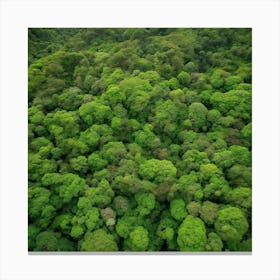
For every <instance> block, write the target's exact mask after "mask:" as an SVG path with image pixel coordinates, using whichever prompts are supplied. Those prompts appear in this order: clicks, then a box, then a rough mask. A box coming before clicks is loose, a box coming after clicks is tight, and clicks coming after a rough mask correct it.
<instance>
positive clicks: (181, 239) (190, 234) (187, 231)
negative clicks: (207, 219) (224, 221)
mask: <svg viewBox="0 0 280 280" xmlns="http://www.w3.org/2000/svg"><path fill="white" fill-rule="evenodd" d="M206 242H207V237H206V229H205V225H204V223H203V221H202V220H200V219H199V218H196V217H193V216H191V215H188V216H187V217H186V218H185V220H184V221H183V222H182V224H181V225H180V226H179V229H178V238H177V243H178V245H179V248H180V251H187V252H192V251H204V250H205V247H206Z"/></svg>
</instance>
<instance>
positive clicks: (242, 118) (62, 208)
mask: <svg viewBox="0 0 280 280" xmlns="http://www.w3.org/2000/svg"><path fill="white" fill-rule="evenodd" d="M251 66H252V30H251V29H249V28H29V30H28V250H29V251H36V252H46V251H48V252H63V251H66V252H78V251H84V252H118V251H123V252H159V251H163V252H168V251H173V252H174V251H175V252H238V251H240V252H251V251H252V223H251V220H252V211H251V210H252V145H251V144H252V69H251V68H252V67H251Z"/></svg>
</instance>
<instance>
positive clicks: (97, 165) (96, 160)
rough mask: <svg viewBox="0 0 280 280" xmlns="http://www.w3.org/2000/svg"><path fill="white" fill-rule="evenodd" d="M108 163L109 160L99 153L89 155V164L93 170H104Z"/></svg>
mask: <svg viewBox="0 0 280 280" xmlns="http://www.w3.org/2000/svg"><path fill="white" fill-rule="evenodd" d="M107 164H108V162H107V160H105V159H103V158H101V157H100V155H99V153H92V154H91V155H90V156H89V157H88V165H89V167H90V169H91V170H92V171H99V170H102V169H103V168H104V167H105V166H106V165H107Z"/></svg>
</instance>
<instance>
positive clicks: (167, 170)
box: [138, 159, 177, 183]
mask: <svg viewBox="0 0 280 280" xmlns="http://www.w3.org/2000/svg"><path fill="white" fill-rule="evenodd" d="M138 173H139V175H140V176H141V177H142V178H143V179H147V180H154V181H155V182H157V183H159V182H162V181H163V180H164V179H166V178H174V177H175V176H176V173H177V169H176V167H175V166H174V165H173V164H172V162H170V161H168V160H157V159H150V160H147V161H146V162H144V163H143V164H141V165H140V168H139V172H138Z"/></svg>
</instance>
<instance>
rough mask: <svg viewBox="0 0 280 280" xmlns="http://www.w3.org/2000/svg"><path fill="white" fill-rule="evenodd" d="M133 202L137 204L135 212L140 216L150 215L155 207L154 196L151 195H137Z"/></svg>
mask: <svg viewBox="0 0 280 280" xmlns="http://www.w3.org/2000/svg"><path fill="white" fill-rule="evenodd" d="M135 200H136V202H137V204H138V207H137V210H138V212H139V214H140V216H146V215H148V214H150V213H151V211H152V210H153V209H154V207H155V203H156V201H155V196H154V195H153V194H152V193H137V194H136V195H135Z"/></svg>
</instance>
